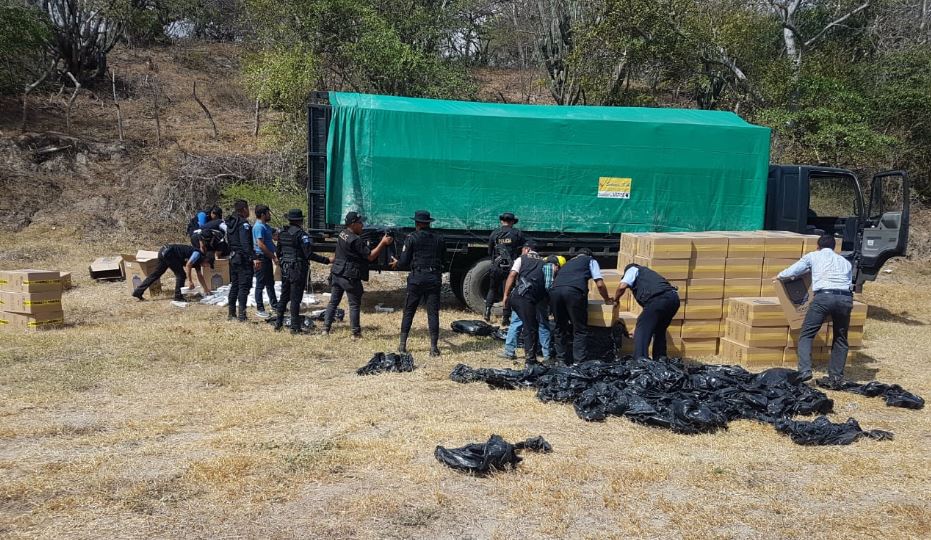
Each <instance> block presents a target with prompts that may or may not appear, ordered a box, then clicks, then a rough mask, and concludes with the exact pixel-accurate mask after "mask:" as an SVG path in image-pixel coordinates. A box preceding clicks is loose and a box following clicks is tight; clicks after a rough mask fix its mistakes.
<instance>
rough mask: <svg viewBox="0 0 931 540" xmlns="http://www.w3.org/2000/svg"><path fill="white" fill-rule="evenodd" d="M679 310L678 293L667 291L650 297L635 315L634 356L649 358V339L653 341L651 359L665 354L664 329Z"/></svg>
mask: <svg viewBox="0 0 931 540" xmlns="http://www.w3.org/2000/svg"><path fill="white" fill-rule="evenodd" d="M678 311H679V294H678V293H676V292H674V291H667V292H664V293H663V294H660V295H657V296H654V297H653V298H651V299H650V300H649V301H648V302H647V305H645V306H643V312H642V313H641V314H640V316H639V317H637V329H636V330H635V331H634V358H650V354H649V353H650V351H649V349H650V341H653V356H652V358H653V359H657V358H661V357H663V356H666V330H667V329H668V328H669V324H670V323H671V322H672V318H673V317H675V316H676V313H677V312H678Z"/></svg>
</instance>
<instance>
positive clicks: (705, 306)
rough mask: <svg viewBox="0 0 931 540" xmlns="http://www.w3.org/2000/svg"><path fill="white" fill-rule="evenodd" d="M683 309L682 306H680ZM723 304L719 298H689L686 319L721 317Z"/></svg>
mask: <svg viewBox="0 0 931 540" xmlns="http://www.w3.org/2000/svg"><path fill="white" fill-rule="evenodd" d="M679 310H680V311H681V310H682V308H679ZM722 310H723V304H722V301H721V300H720V299H718V300H687V301H686V302H685V319H686V320H689V319H721V316H722V314H723V311H722Z"/></svg>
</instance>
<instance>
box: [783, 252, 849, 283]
mask: <svg viewBox="0 0 931 540" xmlns="http://www.w3.org/2000/svg"><path fill="white" fill-rule="evenodd" d="M806 272H811V288H812V290H814V291H821V290H837V291H849V290H850V289H851V281H852V280H853V266H851V264H850V261H848V260H847V259H845V258H843V257H841V256H840V255H838V254H837V253H834V250H833V249H830V248H822V249H819V250H818V251H813V252H811V253H807V254H805V256H804V257H802V258H801V259H800V260H799V261H798V262H797V263H795V264H793V265H792V266H790V267H788V268H786V269H785V270H783V271H782V272H779V276H778V277H780V278H794V277H798V276H801V275H802V274H805V273H806Z"/></svg>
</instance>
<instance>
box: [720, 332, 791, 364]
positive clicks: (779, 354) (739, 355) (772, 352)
mask: <svg viewBox="0 0 931 540" xmlns="http://www.w3.org/2000/svg"><path fill="white" fill-rule="evenodd" d="M720 355H721V356H722V357H723V358H724V359H725V360H727V361H729V362H734V363H737V364H740V365H743V366H760V367H764V366H768V367H780V366H782V365H783V359H784V358H785V349H784V348H781V347H748V346H746V345H741V344H739V343H735V342H733V341H731V340H729V339H727V338H724V339H722V340H721V353H720Z"/></svg>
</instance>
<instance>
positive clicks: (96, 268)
mask: <svg viewBox="0 0 931 540" xmlns="http://www.w3.org/2000/svg"><path fill="white" fill-rule="evenodd" d="M87 271H88V272H89V273H90V276H91V279H97V280H103V281H119V280H121V279H123V277H124V274H123V258H122V257H119V256H112V257H98V258H96V259H94V262H92V263H91V264H90V266H89V267H88V268H87Z"/></svg>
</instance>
